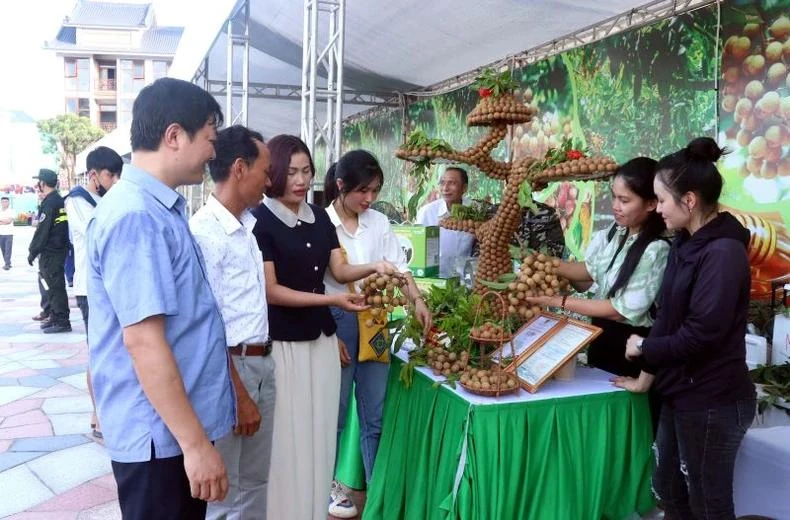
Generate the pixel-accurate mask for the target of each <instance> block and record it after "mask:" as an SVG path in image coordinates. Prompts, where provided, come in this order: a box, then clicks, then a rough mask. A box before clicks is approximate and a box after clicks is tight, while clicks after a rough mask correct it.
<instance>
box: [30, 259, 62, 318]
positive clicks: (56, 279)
mask: <svg viewBox="0 0 790 520" xmlns="http://www.w3.org/2000/svg"><path fill="white" fill-rule="evenodd" d="M65 261H66V251H65V250H63V251H62V252H60V251H58V252H45V253H41V254H40V255H39V257H38V269H39V272H40V273H41V278H42V279H43V280H44V282H46V285H47V287H46V289H47V303H49V315H50V317H51V319H52V320H53V321H54V322H55V323H57V324H63V323H68V321H69V299H68V295H67V294H66V275H65V273H64V272H63V264H64V262H65ZM45 311H46V309H45Z"/></svg>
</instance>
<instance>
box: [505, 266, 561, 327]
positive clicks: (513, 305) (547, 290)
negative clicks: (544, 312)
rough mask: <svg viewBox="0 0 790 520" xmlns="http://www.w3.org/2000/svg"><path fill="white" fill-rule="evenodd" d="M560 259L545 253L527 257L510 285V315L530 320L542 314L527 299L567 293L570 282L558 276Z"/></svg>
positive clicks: (537, 307)
mask: <svg viewBox="0 0 790 520" xmlns="http://www.w3.org/2000/svg"><path fill="white" fill-rule="evenodd" d="M559 266H560V260H559V258H553V257H550V256H548V255H545V254H543V253H532V254H530V255H527V256H526V257H525V258H524V259H523V261H522V262H521V268H520V269H519V272H518V275H517V276H516V279H515V280H514V281H513V282H510V283H509V284H508V288H507V301H508V313H509V314H517V315H518V316H519V317H521V318H522V319H524V320H529V319H531V318H532V317H534V316H535V315H537V314H539V313H540V310H541V308H540V306H538V305H530V304H528V303H527V301H526V299H527V298H530V297H534V296H555V295H558V294H562V293H563V292H565V291H567V290H568V289H569V287H570V282H569V281H568V280H567V279H566V278H563V277H561V276H559V275H558V274H557V269H558V268H559Z"/></svg>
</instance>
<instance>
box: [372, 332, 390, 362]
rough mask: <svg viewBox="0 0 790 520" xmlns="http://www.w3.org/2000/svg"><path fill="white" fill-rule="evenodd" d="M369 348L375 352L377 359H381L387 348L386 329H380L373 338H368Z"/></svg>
mask: <svg viewBox="0 0 790 520" xmlns="http://www.w3.org/2000/svg"><path fill="white" fill-rule="evenodd" d="M370 346H371V347H372V348H373V350H374V352H376V356H377V357H381V356H382V355H383V354H384V353H385V352H386V351H387V349H388V348H389V333H388V332H387V331H386V329H381V330H380V331H378V332H377V333H376V335H375V336H373V337H372V338H370Z"/></svg>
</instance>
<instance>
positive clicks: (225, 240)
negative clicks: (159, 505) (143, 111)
mask: <svg viewBox="0 0 790 520" xmlns="http://www.w3.org/2000/svg"><path fill="white" fill-rule="evenodd" d="M214 147H215V149H216V155H215V158H214V159H213V160H212V161H210V162H209V168H210V172H211V178H212V179H213V180H214V183H215V188H214V191H213V192H212V194H211V195H209V198H208V200H207V201H206V205H205V206H203V207H202V208H201V209H200V210H198V211H197V213H195V215H194V216H193V217H192V218H191V219H190V221H189V227H190V230H191V231H192V234H193V235H194V236H195V240H196V241H197V243H198V246H199V247H200V249H201V252H202V253H203V257H204V260H205V265H206V275H207V278H208V281H209V285H210V286H211V289H212V291H213V292H214V297H215V298H216V300H217V305H218V307H219V309H220V312H221V313H222V318H223V321H224V322H225V335H226V336H227V343H228V352H229V354H230V356H231V358H232V360H233V363H232V364H231V365H230V367H231V380H232V381H233V386H234V388H235V390H236V409H237V410H238V417H237V420H236V424H235V426H234V430H233V432H231V433H230V434H228V435H227V436H225V437H224V438H222V439H220V440H219V441H217V443H216V447H217V449H218V450H219V452H220V453H221V454H222V458H223V460H224V461H225V466H226V468H227V470H228V482H229V488H228V495H227V497H226V498H225V500H224V501H222V502H214V503H210V504H209V506H208V511H207V514H206V518H209V519H215V518H227V519H228V520H231V519H239V520H240V519H245V520H246V519H263V518H265V517H266V486H267V481H268V478H269V461H270V458H271V449H272V421H273V418H274V397H275V387H274V361H273V360H272V358H271V356H270V355H269V354H270V353H271V341H270V340H269V324H268V320H267V311H266V289H265V285H264V275H263V259H262V257H261V252H260V250H259V249H258V243H257V242H256V240H255V237H254V236H253V235H252V228H253V226H254V225H255V217H253V216H252V213H250V211H249V208H254V207H256V206H257V205H258V204H259V203H260V201H261V199H262V198H263V192H264V189H265V188H266V187H267V186H268V184H269V178H268V170H269V151H268V149H267V148H266V145H265V144H264V142H263V138H262V137H261V135H260V134H259V133H257V132H253V131H251V130H249V129H247V128H245V127H243V126H240V125H236V126H232V127H230V128H226V129H224V130H222V131H220V132H218V134H217V141H216V142H215V144H214Z"/></svg>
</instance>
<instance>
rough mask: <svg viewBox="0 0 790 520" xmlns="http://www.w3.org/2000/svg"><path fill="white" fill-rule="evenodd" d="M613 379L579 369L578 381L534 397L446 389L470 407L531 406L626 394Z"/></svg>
mask: <svg viewBox="0 0 790 520" xmlns="http://www.w3.org/2000/svg"><path fill="white" fill-rule="evenodd" d="M395 355H396V356H397V357H398V358H400V359H401V360H403V361H404V362H406V361H408V359H409V355H408V353H407V352H406V351H404V350H401V351H400V352H398V353H397V354H395ZM417 370H418V371H419V372H421V373H422V374H424V375H425V376H426V377H428V378H429V379H431V380H432V381H443V380H444V377H442V376H438V377H437V376H435V375H434V374H433V371H432V370H431V369H430V368H427V367H417ZM612 377H613V376H612V374H610V373H608V372H604V371H603V370H599V369H597V368H586V367H576V377H575V378H574V380H573V381H557V380H554V379H550V380H549V381H546V382H545V383H544V384H543V385H542V386H541V387H540V388H539V389H538V391H537V392H536V393H534V394H531V393H529V392H527V391H526V390H524V389H523V388H520V389H519V391H518V393H514V394H508V395H503V396H500V397H485V396H482V395H477V394H473V393H471V392H467V391H466V390H465V389H464V388H463V387H462V386H461V385H460V384H456V385H455V389H453V388H452V387H450V386H449V385H444V387H445V388H446V389H447V390H449V391H451V392H454V393H455V394H457V395H458V396H460V397H461V398H463V399H464V400H466V401H468V402H469V403H471V404H475V405H492V404H511V403H528V402H532V401H543V400H545V399H562V398H564V397H577V396H581V395H591V394H606V393H612V392H625V390H623V389H621V388H617V387H615V386H613V385H612V383H611V382H610V381H609V379H610V378H612Z"/></svg>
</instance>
